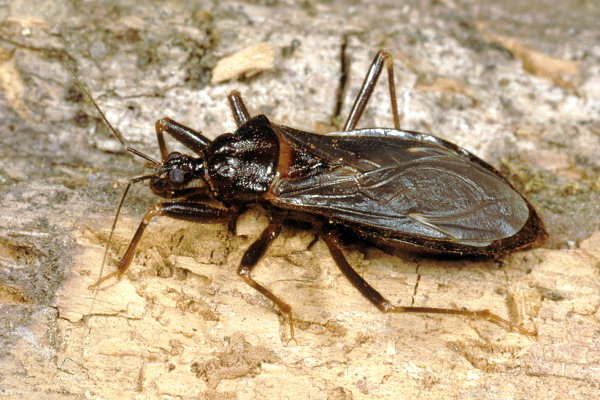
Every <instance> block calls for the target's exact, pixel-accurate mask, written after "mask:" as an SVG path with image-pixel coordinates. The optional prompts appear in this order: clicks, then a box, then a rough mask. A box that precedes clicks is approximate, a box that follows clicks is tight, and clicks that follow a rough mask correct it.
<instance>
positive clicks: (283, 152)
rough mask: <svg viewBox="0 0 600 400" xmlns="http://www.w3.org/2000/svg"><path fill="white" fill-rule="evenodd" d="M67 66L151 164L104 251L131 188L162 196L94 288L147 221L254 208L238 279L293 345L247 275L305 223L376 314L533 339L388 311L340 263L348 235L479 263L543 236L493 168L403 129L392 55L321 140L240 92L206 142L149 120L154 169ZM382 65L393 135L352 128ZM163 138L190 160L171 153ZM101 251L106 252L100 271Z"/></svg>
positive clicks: (126, 259)
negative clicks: (144, 186) (284, 232)
mask: <svg viewBox="0 0 600 400" xmlns="http://www.w3.org/2000/svg"><path fill="white" fill-rule="evenodd" d="M66 64H67V68H68V69H69V70H70V71H71V73H72V74H73V77H74V79H75V82H76V83H77V85H78V86H79V88H80V89H81V90H82V91H83V92H84V93H85V95H86V97H87V98H88V100H89V101H90V102H91V103H92V104H93V105H94V107H95V108H96V110H97V111H98V113H99V114H100V115H101V117H102V119H103V120H104V122H105V123H106V124H107V125H108V127H109V128H110V129H111V131H112V132H113V134H114V136H115V137H116V138H117V140H118V141H119V142H120V143H121V145H122V146H123V147H124V148H125V149H126V150H127V151H129V152H131V153H133V154H135V155H137V156H139V157H142V158H144V159H145V160H146V161H148V167H149V168H151V169H152V170H153V171H152V173H150V174H148V175H143V176H139V177H135V178H133V179H131V180H130V182H129V184H128V185H127V187H126V189H125V191H124V193H123V197H122V198H121V201H120V203H119V206H118V210H117V214H116V216H115V220H114V222H113V225H112V229H111V233H110V236H109V239H108V241H109V243H110V240H111V238H112V234H113V232H114V229H115V224H116V221H117V219H118V216H119V212H120V210H121V207H122V204H123V201H124V199H125V196H126V195H127V192H128V191H129V188H130V187H131V185H132V184H134V183H137V182H141V181H149V185H150V188H151V189H152V191H153V192H154V193H155V194H157V195H158V196H161V197H163V198H165V199H170V201H166V202H158V203H156V204H155V205H154V206H153V207H152V208H151V209H150V210H149V211H148V212H147V213H146V214H145V215H144V217H143V219H142V222H141V223H140V225H139V227H138V229H137V231H136V232H135V234H134V236H133V238H132V239H131V242H130V244H129V246H128V248H127V250H126V251H125V254H124V255H123V257H122V258H121V260H120V262H119V264H118V266H117V270H116V271H114V272H112V273H110V274H108V275H106V276H104V277H101V278H100V279H99V280H98V281H97V282H96V283H94V284H93V285H91V286H90V288H91V289H96V288H98V287H99V286H100V285H101V284H102V283H103V282H105V281H106V280H107V279H110V278H112V277H117V278H121V277H122V276H123V274H124V273H125V272H126V271H127V268H129V265H130V264H131V261H132V259H133V256H134V253H135V249H136V246H137V244H138V242H139V240H140V238H141V237H142V234H143V232H144V230H145V228H146V227H147V226H148V224H149V223H150V221H151V220H152V218H154V217H156V216H167V217H171V218H175V219H181V220H186V221H193V222H201V223H209V222H216V221H230V222H231V221H235V219H236V217H238V216H239V215H240V214H241V213H242V212H244V211H245V210H246V209H248V207H251V206H253V205H256V204H258V205H260V206H262V208H263V209H264V210H266V212H267V213H268V217H269V219H270V223H269V224H268V226H267V227H266V228H265V229H264V231H263V232H262V233H261V235H260V237H259V238H258V239H257V240H256V241H255V242H254V243H252V244H251V245H250V247H249V248H248V249H247V250H246V252H245V253H244V255H243V256H242V260H241V262H240V266H239V268H238V270H237V273H238V275H239V276H240V277H241V278H242V279H243V280H244V281H245V282H246V283H247V284H248V285H250V286H251V287H252V288H254V289H256V290H257V291H258V292H259V293H261V294H263V295H264V296H265V297H267V298H268V299H269V300H271V301H272V302H273V303H274V304H275V305H276V306H277V308H278V309H279V310H280V311H281V312H282V313H283V314H284V315H286V316H287V318H288V321H289V325H290V337H291V339H294V323H293V318H292V307H291V306H290V305H289V304H288V303H286V302H285V301H283V300H282V299H281V298H280V297H279V296H278V295H276V294H274V293H273V292H272V291H271V290H269V289H268V288H266V287H264V286H263V285H261V284H260V283H258V282H257V281H255V280H254V279H253V277H252V271H253V269H254V267H255V266H256V265H257V263H258V262H259V260H260V259H261V257H262V256H263V255H264V254H265V252H266V251H267V249H268V248H269V245H270V244H271V243H272V242H273V240H274V239H275V238H276V237H277V236H278V235H279V233H280V231H281V228H282V225H283V224H284V223H285V222H286V221H297V222H303V223H306V222H308V223H310V224H311V225H312V226H313V227H314V229H315V230H316V231H317V232H318V234H319V236H320V237H321V238H322V239H323V240H324V242H325V243H326V245H327V247H328V249H329V251H330V253H331V256H332V257H333V259H334V260H335V263H336V264H337V266H338V267H339V269H340V271H341V272H342V274H343V275H344V276H346V278H348V280H349V281H350V282H351V283H352V285H354V287H355V288H356V289H358V291H359V292H360V293H361V294H362V295H363V296H364V297H366V298H367V299H368V300H369V301H370V302H371V303H373V304H374V305H375V306H376V307H377V308H378V309H379V310H380V311H382V312H384V313H392V312H394V313H436V314H455V315H462V316H467V317H474V318H479V319H488V320H491V321H493V322H495V323H497V324H500V325H503V326H505V327H507V328H514V329H516V330H517V331H519V332H521V333H523V334H526V335H534V334H535V333H534V332H531V331H529V330H526V329H525V328H523V327H521V326H520V325H518V324H516V323H513V322H511V321H508V320H506V319H503V318H501V317H499V316H498V315H496V314H493V313H491V312H490V311H488V310H474V311H472V310H467V309H451V308H433V307H406V306H400V305H394V304H392V303H391V302H390V301H388V300H387V299H386V298H385V297H383V296H382V295H381V294H380V293H379V292H378V291H377V290H376V289H375V288H373V286H371V285H370V284H369V283H368V282H366V281H365V280H364V279H363V278H362V277H361V276H360V275H359V274H358V273H357V272H356V270H355V269H354V268H353V267H352V266H351V265H350V264H349V263H348V261H347V260H346V257H345V256H344V254H343V252H342V249H341V240H340V235H341V234H343V233H348V232H350V233H351V234H352V235H355V236H357V237H359V238H361V239H363V240H365V241H368V242H370V243H373V244H375V245H378V246H382V247H384V248H390V247H392V248H408V249H411V250H416V251H420V252H424V253H433V254H438V255H454V256H486V257H497V256H500V255H502V254H506V253H508V252H512V251H515V250H521V249H526V248H530V247H533V246H537V245H540V244H542V243H543V242H544V241H545V240H546V238H547V233H546V231H545V228H544V225H543V223H542V221H541V219H540V217H539V216H538V214H537V212H536V211H535V209H534V208H533V207H532V205H531V204H530V203H529V201H527V200H526V199H525V198H524V197H523V196H522V195H521V194H520V193H519V192H518V191H517V190H516V189H515V188H514V187H513V186H512V185H511V184H510V182H508V181H507V180H506V179H505V178H504V177H503V176H502V174H500V173H499V172H498V171H496V170H495V169H494V168H493V167H492V166H491V165H490V164H488V163H486V162H485V161H483V160H481V159H479V158H478V157H476V156H475V155H473V154H471V153H470V152H468V151H467V150H464V149H462V148H460V147H458V146H456V145H454V144H452V143H450V142H447V141H445V140H443V139H440V138H437V137H435V136H432V135H428V134H424V133H419V132H413V131H406V130H401V129H400V118H399V114H398V106H397V102H396V93H395V86H394V75H393V62H392V57H391V55H390V54H389V53H388V52H386V51H382V50H380V51H379V52H378V53H377V55H376V56H375V58H374V60H373V63H372V64H371V67H370V68H369V71H368V73H367V75H366V77H365V79H364V82H363V85H362V88H361V89H360V92H359V94H358V96H357V98H356V100H355V102H354V105H353V106H352V109H351V111H350V115H349V116H348V118H347V120H346V123H345V125H344V128H343V131H342V132H334V133H330V134H326V135H322V134H316V133H311V132H307V131H303V130H299V129H295V128H291V127H288V126H283V125H277V124H274V123H272V122H271V121H269V119H267V117H265V116H264V115H258V116H255V117H251V116H250V114H249V113H248V111H247V108H246V106H245V104H244V101H243V100H242V97H241V95H240V93H238V92H237V91H232V92H231V93H230V94H229V96H228V100H229V105H230V107H231V111H232V113H233V117H234V119H235V122H236V125H237V130H236V131H235V132H234V133H225V134H222V135H220V136H218V137H217V138H215V139H214V140H210V139H208V138H207V137H206V136H204V135H203V134H202V133H201V132H199V131H196V130H194V129H191V128H189V127H187V126H184V125H182V124H180V123H178V122H175V121H173V120H171V119H169V118H162V119H160V120H158V121H157V122H156V135H157V140H158V147H159V149H160V161H157V160H154V159H153V158H152V157H150V156H148V155H146V154H144V153H142V152H140V151H138V150H136V149H134V148H132V147H130V146H128V145H127V144H126V143H125V141H124V139H123V137H122V135H121V134H120V133H119V132H118V131H117V130H116V129H114V128H113V127H112V125H111V124H110V123H109V121H108V120H107V118H106V116H105V115H104V113H103V112H102V110H101V109H100V108H99V107H98V105H97V104H96V103H95V102H94V100H93V98H92V96H91V95H90V93H89V92H88V91H87V89H86V88H85V86H84V85H83V84H82V83H81V82H80V80H79V79H78V78H77V76H76V74H75V72H74V71H73V69H72V68H71V67H70V65H69V64H68V63H66ZM384 68H385V69H387V75H388V88H389V94H390V102H391V110H392V117H393V120H394V128H393V129H391V128H367V129H356V125H357V123H358V122H359V120H360V118H361V115H362V114H363V112H364V110H365V107H366V106H367V103H368V101H369V98H370V97H371V94H372V92H373V89H374V87H375V84H376V83H377V80H378V78H379V76H380V75H381V72H382V71H383V69H384ZM165 134H168V135H171V136H172V137H173V138H175V139H176V140H177V141H179V142H181V143H182V144H183V145H184V146H185V147H187V148H188V149H189V150H191V151H192V152H193V153H194V154H193V155H187V154H182V153H180V152H169V150H168V149H167V145H166V143H165ZM215 202H216V203H217V204H218V206H215ZM107 250H108V244H107V247H106V250H105V253H104V259H103V261H102V265H104V263H105V260H106V252H107Z"/></svg>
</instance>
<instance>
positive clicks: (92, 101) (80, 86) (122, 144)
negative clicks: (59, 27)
mask: <svg viewBox="0 0 600 400" xmlns="http://www.w3.org/2000/svg"><path fill="white" fill-rule="evenodd" d="M62 61H63V63H64V64H65V66H66V67H67V69H68V70H69V72H71V75H73V80H74V81H75V83H76V84H77V87H79V89H81V91H82V92H83V93H84V94H85V97H86V98H87V100H88V101H89V102H90V103H91V104H92V105H93V106H94V108H96V110H97V111H98V114H100V116H101V117H102V120H103V121H104V123H105V124H106V126H108V128H109V129H110V130H111V132H112V133H113V135H114V136H115V137H116V138H117V140H118V141H119V143H121V146H123V147H124V148H125V150H127V151H128V152H130V153H133V154H135V155H136V156H139V157H142V158H144V159H146V160H148V161H149V162H151V163H152V164H154V165H160V164H161V163H159V162H158V161H156V160H154V159H153V158H152V157H150V156H148V155H146V154H144V153H142V152H141V151H139V150H136V149H134V148H133V147H130V146H129V145H128V144H127V143H125V140H124V139H123V136H122V135H121V134H120V133H119V131H117V130H116V129H115V128H114V127H113V126H112V125H111V123H110V122H109V121H108V118H106V115H104V113H103V112H102V110H101V109H100V107H98V104H96V102H95V101H94V99H93V97H92V95H91V94H90V92H89V91H88V90H87V89H86V87H85V86H84V85H83V83H82V82H81V81H80V80H79V78H78V77H77V74H76V73H75V71H74V70H73V67H71V64H69V62H68V61H67V59H66V58H65V57H64V56H63V57H62Z"/></svg>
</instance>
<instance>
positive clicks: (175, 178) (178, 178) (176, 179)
mask: <svg viewBox="0 0 600 400" xmlns="http://www.w3.org/2000/svg"><path fill="white" fill-rule="evenodd" d="M184 177H185V174H184V173H183V170H181V169H179V168H175V169H172V170H170V171H169V182H171V183H172V184H174V185H181V184H183V179H184Z"/></svg>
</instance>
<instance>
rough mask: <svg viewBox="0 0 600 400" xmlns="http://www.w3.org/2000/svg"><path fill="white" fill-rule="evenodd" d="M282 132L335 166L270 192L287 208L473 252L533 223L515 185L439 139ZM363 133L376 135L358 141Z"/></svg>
mask: <svg viewBox="0 0 600 400" xmlns="http://www.w3.org/2000/svg"><path fill="white" fill-rule="evenodd" d="M279 128H280V130H281V132H280V133H281V135H282V137H284V139H285V140H288V141H289V142H290V143H291V145H292V146H293V147H295V148H297V149H298V150H301V151H303V152H306V153H309V154H311V155H312V156H313V157H315V158H317V159H318V160H319V161H320V162H321V163H323V165H327V166H329V168H328V169H327V172H326V173H319V174H313V175H310V176H304V177H297V178H294V179H292V178H285V179H279V180H276V182H275V183H274V185H273V186H272V189H271V191H272V193H273V195H274V196H275V198H276V204H278V205H280V206H282V207H285V208H294V209H304V208H306V209H307V211H308V209H310V212H311V213H316V214H321V215H324V216H327V217H329V218H330V219H333V220H334V221H336V222H339V223H342V224H346V225H350V226H353V227H358V228H362V229H366V230H373V229H386V230H391V231H394V232H399V233H405V234H409V235H419V236H421V237H426V238H431V239H440V240H446V241H453V242H457V243H460V244H466V245H472V246H486V245H488V244H489V243H491V242H492V241H494V240H499V239H503V238H507V237H510V236H512V235H514V234H515V233H517V232H518V231H519V230H520V229H521V228H522V227H523V226H524V224H525V223H526V221H527V219H528V216H529V209H528V206H527V203H526V201H525V200H524V199H523V198H522V197H521V196H520V195H519V194H518V193H517V192H516V191H515V190H514V189H513V188H512V187H511V186H510V184H508V183H507V182H506V181H505V180H504V179H503V178H502V177H501V176H500V175H499V174H498V173H496V172H495V171H494V170H493V169H491V167H489V166H487V164H485V163H484V162H483V161H481V160H479V159H477V158H476V157H475V156H473V155H471V154H470V153H467V152H466V151H465V150H462V149H460V148H458V147H456V146H454V145H451V144H448V143H447V142H444V141H442V140H441V139H437V138H435V137H432V136H429V135H423V134H417V133H413V132H407V131H397V130H393V132H394V133H396V135H394V136H381V135H379V136H377V135H374V134H373V130H359V131H353V132H349V133H348V134H339V135H318V134H311V133H307V132H299V131H295V130H291V129H289V128H286V127H279ZM363 131H368V132H369V133H370V134H369V135H365V136H364V137H360V138H357V136H358V134H359V133H360V132H363ZM357 132H358V133H357ZM415 135H419V137H416V136H415ZM424 137H425V139H424Z"/></svg>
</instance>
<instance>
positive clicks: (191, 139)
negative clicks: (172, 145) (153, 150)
mask: <svg viewBox="0 0 600 400" xmlns="http://www.w3.org/2000/svg"><path fill="white" fill-rule="evenodd" d="M155 127H156V139H157V141H158V148H159V149H160V156H161V159H162V161H163V162H165V161H167V158H168V157H169V150H168V149H167V144H166V143H165V133H168V134H169V135H171V136H172V137H173V138H175V139H176V140H177V141H178V142H180V143H181V144H183V145H184V146H185V147H187V148H188V149H191V150H193V151H194V152H195V153H196V154H204V152H205V151H206V149H207V148H208V146H210V139H208V138H207V137H205V136H204V135H203V134H202V133H201V132H199V131H195V130H194V129H192V128H190V127H187V126H185V125H183V124H180V123H179V122H176V121H173V120H172V119H171V118H161V119H159V120H158V121H156V125H155Z"/></svg>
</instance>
